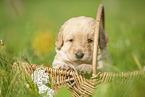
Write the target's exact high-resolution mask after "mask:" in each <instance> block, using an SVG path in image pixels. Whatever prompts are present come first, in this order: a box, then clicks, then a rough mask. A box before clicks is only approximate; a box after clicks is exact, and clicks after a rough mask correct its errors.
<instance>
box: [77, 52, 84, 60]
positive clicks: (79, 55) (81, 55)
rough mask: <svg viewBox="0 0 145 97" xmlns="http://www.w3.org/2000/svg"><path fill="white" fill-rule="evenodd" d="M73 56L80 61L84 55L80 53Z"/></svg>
mask: <svg viewBox="0 0 145 97" xmlns="http://www.w3.org/2000/svg"><path fill="white" fill-rule="evenodd" d="M75 56H76V58H78V59H81V58H83V56H84V54H83V53H81V52H78V53H76V54H75Z"/></svg>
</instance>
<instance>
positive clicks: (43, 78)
mask: <svg viewBox="0 0 145 97" xmlns="http://www.w3.org/2000/svg"><path fill="white" fill-rule="evenodd" d="M48 75H49V74H48V73H45V70H42V69H41V68H37V69H36V71H34V72H33V74H32V75H31V78H32V79H33V81H34V83H35V84H37V86H40V85H43V84H46V83H48V81H49V76H48Z"/></svg>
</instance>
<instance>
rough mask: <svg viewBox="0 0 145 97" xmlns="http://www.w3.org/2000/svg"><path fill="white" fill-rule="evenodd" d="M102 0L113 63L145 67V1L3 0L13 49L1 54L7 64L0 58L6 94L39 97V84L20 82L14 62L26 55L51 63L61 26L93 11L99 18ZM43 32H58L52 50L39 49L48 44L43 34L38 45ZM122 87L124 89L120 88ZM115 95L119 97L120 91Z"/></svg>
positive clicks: (1, 25) (8, 45) (3, 35)
mask: <svg viewBox="0 0 145 97" xmlns="http://www.w3.org/2000/svg"><path fill="white" fill-rule="evenodd" d="M18 1H19V0H18ZM101 3H102V4H103V5H104V6H105V31H106V33H107V35H108V37H109V44H108V50H109V52H110V54H111V57H112V62H113V63H112V66H113V67H114V68H117V69H118V70H119V71H124V72H125V71H134V70H139V69H141V68H142V67H143V66H144V64H145V60H144V59H145V54H144V50H145V44H144V41H145V38H144V37H145V29H144V25H145V22H144V21H145V18H144V16H145V13H144V9H145V6H144V3H145V1H141V0H139V1H136V0H132V1H130V0H103V1H101V0H99V1H96V0H90V1H89V0H79V1H77V0H76V1H65V0H62V1H58V0H57V1H49V0H43V1H39V0H37V1H32V0H31V1H30V0H21V1H19V2H15V1H14V0H10V1H6V0H1V1H0V39H2V40H3V42H4V44H5V52H6V53H7V54H4V52H3V51H1V53H0V58H3V59H5V61H6V63H5V61H4V60H3V59H0V67H1V68H0V70H1V72H0V74H1V75H0V78H1V77H2V78H1V79H0V81H1V80H3V83H2V81H1V83H0V87H2V88H1V89H3V90H2V92H1V94H0V96H3V97H5V96H7V97H9V96H14V95H16V96H23V95H24V96H25V95H26V96H32V95H33V96H34V95H35V96H39V95H38V94H37V91H36V90H37V89H36V88H34V87H33V86H35V85H33V84H32V87H31V88H30V89H26V86H25V85H23V84H21V83H24V82H25V80H21V81H20V82H18V81H17V79H18V73H15V74H12V73H11V72H12V71H11V69H12V64H13V62H15V61H17V60H21V61H27V62H30V63H34V64H43V65H45V66H51V63H52V61H53V58H54V56H55V44H54V41H55V38H56V35H57V33H58V31H59V29H60V27H61V25H62V24H63V23H64V22H65V21H66V20H68V19H69V18H71V17H76V16H88V17H93V18H95V17H96V12H97V7H98V5H99V4H101ZM43 32H47V33H48V35H52V36H51V38H52V39H54V40H53V41H52V40H51V39H50V38H49V39H50V41H49V42H50V43H51V42H52V44H53V45H51V46H50V47H49V48H48V49H49V50H47V49H45V48H40V49H39V47H43V46H44V47H45V45H47V43H48V42H47V41H45V39H44V40H43V38H42V37H38V38H40V40H41V41H42V42H41V44H39V43H37V42H36V44H37V45H38V47H36V46H33V44H34V43H35V38H37V37H36V36H37V35H38V34H39V33H41V34H42V35H43V34H44V33H43ZM46 40H47V39H46ZM42 43H43V44H42ZM42 51H45V53H43V52H42ZM138 64H140V65H141V66H140V65H138ZM15 82H18V84H16V83H15ZM15 84H16V86H15ZM138 84H142V83H141V82H138ZM138 84H136V85H138ZM136 85H135V86H134V87H138V86H140V87H141V85H138V86H136ZM18 86H20V87H18ZM103 87H106V89H110V87H112V85H110V84H109V85H108V84H107V86H106V85H104V86H103ZM108 87H109V88H108ZM13 89H14V90H13ZM99 89H100V90H96V91H101V87H100V88H99ZM126 89H127V88H126ZM29 90H31V92H30V91H29ZM117 90H119V89H118V87H117ZM121 90H123V88H122V89H121ZM134 91H136V90H134ZM116 93H118V92H116ZM114 95H115V96H116V94H114ZM115 96H114V97H115ZM140 97H141V96H140Z"/></svg>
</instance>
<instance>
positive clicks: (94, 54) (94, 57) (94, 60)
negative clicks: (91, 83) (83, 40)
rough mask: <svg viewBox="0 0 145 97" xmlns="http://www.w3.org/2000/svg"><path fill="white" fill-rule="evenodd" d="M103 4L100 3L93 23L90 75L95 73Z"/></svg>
mask: <svg viewBox="0 0 145 97" xmlns="http://www.w3.org/2000/svg"><path fill="white" fill-rule="evenodd" d="M104 16H105V15H104V6H103V5H102V4H100V5H99V7H98V10H97V15H96V24H95V32H94V48H93V59H92V65H93V68H92V69H93V74H92V76H93V77H95V75H96V74H97V55H98V52H97V51H98V40H99V26H100V24H101V26H102V27H103V29H104V28H105V27H104V23H105V20H104Z"/></svg>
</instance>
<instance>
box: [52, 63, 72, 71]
mask: <svg viewBox="0 0 145 97" xmlns="http://www.w3.org/2000/svg"><path fill="white" fill-rule="evenodd" d="M54 68H57V69H62V70H71V71H72V70H74V68H72V67H70V66H69V65H67V64H61V65H60V64H59V65H57V67H54Z"/></svg>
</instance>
